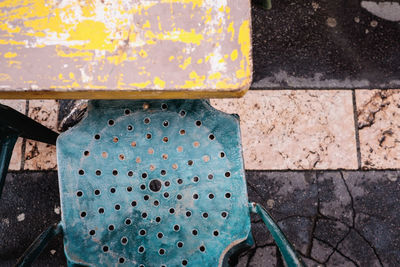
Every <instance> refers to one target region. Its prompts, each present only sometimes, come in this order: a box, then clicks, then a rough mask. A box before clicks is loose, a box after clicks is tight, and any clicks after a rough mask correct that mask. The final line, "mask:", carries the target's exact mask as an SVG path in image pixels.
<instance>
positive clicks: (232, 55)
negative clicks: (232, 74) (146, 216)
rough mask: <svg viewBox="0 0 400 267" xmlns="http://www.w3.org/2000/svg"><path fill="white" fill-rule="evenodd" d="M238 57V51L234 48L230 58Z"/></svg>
mask: <svg viewBox="0 0 400 267" xmlns="http://www.w3.org/2000/svg"><path fill="white" fill-rule="evenodd" d="M237 58H238V51H237V50H236V49H235V50H233V51H232V53H231V60H232V61H235V60H236V59H237Z"/></svg>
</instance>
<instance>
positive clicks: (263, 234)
mask: <svg viewBox="0 0 400 267" xmlns="http://www.w3.org/2000/svg"><path fill="white" fill-rule="evenodd" d="M251 231H252V234H253V238H254V243H255V245H256V246H257V247H261V246H266V245H268V244H272V243H273V242H274V239H273V238H272V236H271V234H270V233H269V232H268V229H267V227H266V226H265V224H264V222H262V221H261V222H259V223H253V224H252V226H251Z"/></svg>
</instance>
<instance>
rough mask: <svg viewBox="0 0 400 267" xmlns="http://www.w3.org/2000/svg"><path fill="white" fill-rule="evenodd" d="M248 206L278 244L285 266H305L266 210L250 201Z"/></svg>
mask: <svg viewBox="0 0 400 267" xmlns="http://www.w3.org/2000/svg"><path fill="white" fill-rule="evenodd" d="M249 208H250V211H251V212H253V213H257V214H258V215H260V217H261V219H262V220H263V221H264V223H265V225H266V226H267V228H268V230H269V232H270V233H271V235H272V237H273V238H274V240H275V243H276V245H277V246H278V248H279V250H280V252H281V254H282V256H283V258H284V259H285V261H286V264H287V266H289V267H295V266H305V264H304V263H303V260H302V259H301V257H298V256H297V253H296V251H295V250H294V248H293V246H292V244H290V242H289V241H288V240H287V238H286V237H285V235H284V234H283V232H282V230H281V229H280V228H279V226H278V225H277V224H276V223H275V222H274V220H273V219H272V217H271V216H270V215H269V214H268V212H267V211H266V210H265V209H264V208H263V207H262V206H261V205H259V204H257V203H250V204H249Z"/></svg>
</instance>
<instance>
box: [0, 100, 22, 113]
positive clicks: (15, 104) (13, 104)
mask: <svg viewBox="0 0 400 267" xmlns="http://www.w3.org/2000/svg"><path fill="white" fill-rule="evenodd" d="M0 104H3V105H6V106H9V107H10V108H13V109H15V110H17V111H19V112H21V113H22V114H25V107H26V100H5V99H0Z"/></svg>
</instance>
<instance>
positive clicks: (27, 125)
mask: <svg viewBox="0 0 400 267" xmlns="http://www.w3.org/2000/svg"><path fill="white" fill-rule="evenodd" d="M57 136H58V134H57V133H56V132H53V131H52V130H50V129H48V128H47V127H45V126H43V125H41V124H40V123H38V122H36V121H34V120H32V119H31V118H29V117H27V116H25V115H23V114H21V113H19V112H18V111H16V110H14V109H12V108H10V107H8V106H5V105H2V104H0V198H1V193H2V191H3V187H4V183H5V180H6V175H7V171H8V166H9V164H10V160H11V156H12V151H13V149H14V145H15V143H16V141H17V139H18V137H23V138H28V139H32V140H36V141H39V142H44V143H48V144H52V145H55V144H56V140H57Z"/></svg>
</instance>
